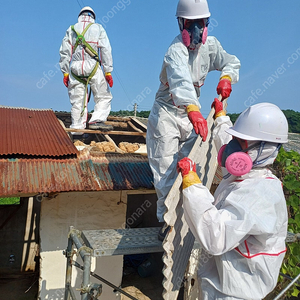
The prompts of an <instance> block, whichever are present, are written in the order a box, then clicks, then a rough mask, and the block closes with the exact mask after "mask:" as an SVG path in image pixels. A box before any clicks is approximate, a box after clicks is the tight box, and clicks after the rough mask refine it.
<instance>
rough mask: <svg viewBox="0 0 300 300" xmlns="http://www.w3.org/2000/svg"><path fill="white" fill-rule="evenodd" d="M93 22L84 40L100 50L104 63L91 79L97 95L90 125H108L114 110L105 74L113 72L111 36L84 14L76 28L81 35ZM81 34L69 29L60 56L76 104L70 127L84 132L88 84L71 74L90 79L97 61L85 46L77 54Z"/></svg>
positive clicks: (94, 93) (72, 101)
mask: <svg viewBox="0 0 300 300" xmlns="http://www.w3.org/2000/svg"><path fill="white" fill-rule="evenodd" d="M89 23H93V25H91V26H90V28H89V29H88V30H87V32H86V33H85V35H84V38H85V40H86V42H87V43H88V44H90V45H91V46H92V48H93V49H94V50H95V51H96V52H98V49H100V54H101V64H102V66H103V71H102V68H101V67H100V66H99V67H98V70H97V71H96V73H95V75H94V76H93V77H92V78H91V80H90V87H91V89H92V92H93V96H94V101H95V107H94V112H93V114H92V117H91V119H90V122H95V121H98V122H104V121H106V119H107V117H108V115H109V113H110V110H111V99H112V95H111V93H110V90H109V87H108V84H107V82H106V79H105V77H104V73H103V72H105V73H107V72H112V70H113V61H112V54H111V46H110V42H109V39H108V37H107V34H106V32H105V30H104V28H103V27H102V25H100V24H98V23H95V20H94V19H93V18H92V17H90V16H84V15H81V16H79V17H78V23H76V24H75V25H74V29H75V30H76V32H78V33H80V34H81V33H82V32H83V30H84V29H85V28H86V26H88V24H89ZM76 38H77V35H76V33H75V32H74V31H73V30H72V29H71V26H70V27H69V28H68V29H67V32H66V35H65V37H64V38H63V41H62V44H61V47H60V50H59V53H60V61H59V65H60V68H61V71H62V72H63V73H69V76H70V77H69V78H70V81H69V86H68V92H69V98H70V102H71V105H72V109H71V116H72V125H71V126H70V128H76V129H84V128H85V127H86V121H87V113H88V109H87V108H86V109H85V110H84V113H83V114H82V110H83V108H84V100H85V99H84V95H85V85H84V84H83V83H81V82H79V81H78V80H76V79H75V78H74V77H73V76H72V74H71V71H72V72H73V73H74V74H75V75H77V76H82V75H84V76H88V75H89V74H90V73H91V72H92V71H93V69H94V67H95V65H96V60H95V59H93V58H92V57H91V56H90V55H89V54H88V53H86V52H85V50H84V49H83V47H82V46H81V45H78V47H77V48H76V50H75V52H74V53H73V47H74V45H75V43H76Z"/></svg>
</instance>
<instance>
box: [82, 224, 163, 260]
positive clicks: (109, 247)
mask: <svg viewBox="0 0 300 300" xmlns="http://www.w3.org/2000/svg"><path fill="white" fill-rule="evenodd" d="M159 229H160V228H159V227H150V228H131V229H104V230H83V231H82V233H81V237H82V239H83V241H84V243H85V245H86V246H88V247H89V248H91V249H92V250H93V256H95V257H98V256H111V255H129V254H142V253H154V252H163V248H162V242H161V241H159V240H158V238H157V235H158V231H159Z"/></svg>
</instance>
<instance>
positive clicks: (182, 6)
mask: <svg viewBox="0 0 300 300" xmlns="http://www.w3.org/2000/svg"><path fill="white" fill-rule="evenodd" d="M176 17H179V18H185V19H190V20H194V19H204V18H209V17H210V12H209V9H208V4H207V1H206V0H179V2H178V5H177V12H176Z"/></svg>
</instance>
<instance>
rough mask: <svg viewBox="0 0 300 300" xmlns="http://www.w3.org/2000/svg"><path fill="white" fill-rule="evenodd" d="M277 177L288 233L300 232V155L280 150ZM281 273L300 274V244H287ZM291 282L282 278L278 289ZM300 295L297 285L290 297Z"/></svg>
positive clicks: (292, 289) (293, 275)
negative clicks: (283, 194)
mask: <svg viewBox="0 0 300 300" xmlns="http://www.w3.org/2000/svg"><path fill="white" fill-rule="evenodd" d="M274 168H275V171H276V175H277V177H279V179H280V180H281V181H282V183H283V189H284V193H285V197H286V200H287V202H286V203H287V209H288V215H289V223H288V231H290V232H293V233H299V232H300V182H299V180H300V154H299V153H298V152H295V151H289V152H286V151H285V150H284V149H283V148H281V149H280V151H279V154H278V156H277V159H276V161H275V163H274ZM281 272H282V273H283V274H286V275H288V276H290V277H291V278H295V277H296V276H297V275H298V274H299V273H300V244H299V243H289V244H287V253H286V255H285V259H284V262H283V264H282V268H281ZM288 283H289V280H287V279H286V278H283V277H281V276H280V279H279V284H278V288H279V289H282V287H285V286H286V285H287V284H288ZM299 293H300V285H299V284H295V285H294V286H293V288H291V289H290V290H289V292H288V294H287V295H288V296H293V297H297V296H298V294H299Z"/></svg>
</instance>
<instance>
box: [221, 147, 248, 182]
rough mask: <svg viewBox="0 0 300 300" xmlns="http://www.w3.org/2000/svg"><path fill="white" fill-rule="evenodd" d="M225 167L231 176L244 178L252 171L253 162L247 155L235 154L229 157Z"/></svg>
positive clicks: (242, 153)
mask: <svg viewBox="0 0 300 300" xmlns="http://www.w3.org/2000/svg"><path fill="white" fill-rule="evenodd" d="M225 167H226V169H227V171H228V172H229V173H230V174H232V175H234V176H242V175H245V174H247V173H249V172H250V170H251V169H252V160H251V157H250V156H249V155H248V154H247V153H244V152H235V153H232V154H230V155H229V156H228V157H227V159H226V162H225Z"/></svg>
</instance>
